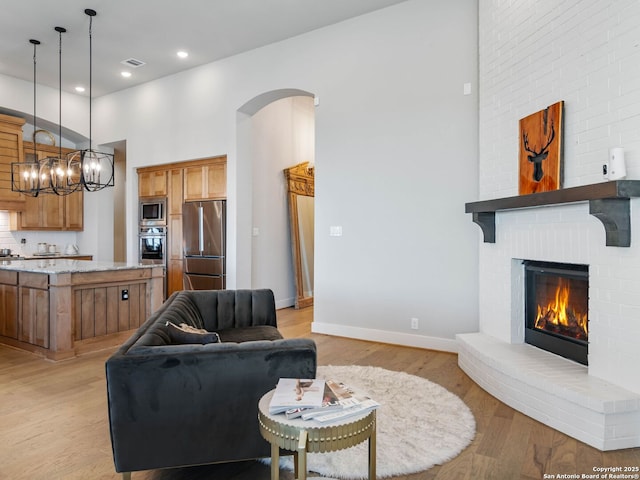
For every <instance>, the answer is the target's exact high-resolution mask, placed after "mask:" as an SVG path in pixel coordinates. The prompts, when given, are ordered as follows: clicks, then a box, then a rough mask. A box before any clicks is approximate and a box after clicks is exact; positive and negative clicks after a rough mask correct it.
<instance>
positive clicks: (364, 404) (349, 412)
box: [313, 397, 380, 423]
mask: <svg viewBox="0 0 640 480" xmlns="http://www.w3.org/2000/svg"><path fill="white" fill-rule="evenodd" d="M379 406H380V404H379V403H378V402H376V401H375V400H373V399H371V398H368V397H367V398H364V399H362V400H361V401H360V402H359V403H358V404H357V405H354V406H351V407H346V408H343V409H342V410H334V411H333V412H327V413H324V414H322V415H318V416H315V417H313V419H314V420H315V421H316V422H320V423H329V422H335V421H337V420H342V419H344V418H348V417H353V416H354V415H363V414H365V413H369V412H370V411H371V410H375V409H377V408H378V407H379Z"/></svg>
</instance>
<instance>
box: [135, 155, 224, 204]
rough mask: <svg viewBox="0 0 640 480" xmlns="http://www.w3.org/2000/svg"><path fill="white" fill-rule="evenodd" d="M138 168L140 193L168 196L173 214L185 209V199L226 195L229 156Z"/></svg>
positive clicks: (143, 196)
mask: <svg viewBox="0 0 640 480" xmlns="http://www.w3.org/2000/svg"><path fill="white" fill-rule="evenodd" d="M137 172H138V196H139V197H140V198H145V197H167V198H169V199H170V200H171V201H170V202H169V209H170V210H172V209H173V210H172V211H171V213H172V214H180V213H181V212H182V210H181V209H182V202H195V201H198V200H224V199H226V198H227V157H226V156H221V157H212V158H204V159H201V160H192V161H187V162H178V163H171V164H167V165H156V166H153V167H140V168H138V170H137ZM180 178H181V179H182V183H180V182H179V181H178V179H180Z"/></svg>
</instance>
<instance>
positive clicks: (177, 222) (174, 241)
mask: <svg viewBox="0 0 640 480" xmlns="http://www.w3.org/2000/svg"><path fill="white" fill-rule="evenodd" d="M182 185H183V168H174V169H172V170H170V171H169V197H168V206H167V209H168V211H169V218H168V220H167V296H169V295H171V294H172V293H173V292H177V291H178V290H183V289H184V283H183V280H182V273H183V265H182V262H183V260H182V199H183V190H182Z"/></svg>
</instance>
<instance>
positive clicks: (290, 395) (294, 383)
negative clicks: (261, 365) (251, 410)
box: [269, 378, 324, 415]
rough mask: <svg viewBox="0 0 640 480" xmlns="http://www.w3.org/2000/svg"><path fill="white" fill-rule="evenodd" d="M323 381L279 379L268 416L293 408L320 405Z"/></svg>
mask: <svg viewBox="0 0 640 480" xmlns="http://www.w3.org/2000/svg"><path fill="white" fill-rule="evenodd" d="M323 394H324V380H323V379H321V378H320V379H303V378H281V379H280V380H278V384H277V385H276V389H275V391H274V392H273V396H272V397H271V402H270V403H269V414H271V415H273V414H276V413H283V412H286V411H287V410H290V409H295V408H316V407H319V406H321V405H322V398H323Z"/></svg>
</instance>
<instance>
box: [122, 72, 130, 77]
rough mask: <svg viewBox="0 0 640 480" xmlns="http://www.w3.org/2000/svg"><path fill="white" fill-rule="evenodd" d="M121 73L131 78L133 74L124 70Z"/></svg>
mask: <svg viewBox="0 0 640 480" xmlns="http://www.w3.org/2000/svg"><path fill="white" fill-rule="evenodd" d="M120 75H122V76H123V77H124V78H129V77H130V76H131V72H127V71H123V72H120Z"/></svg>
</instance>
